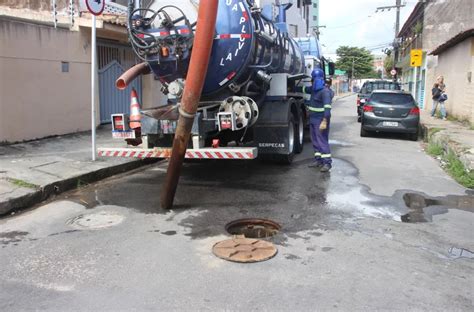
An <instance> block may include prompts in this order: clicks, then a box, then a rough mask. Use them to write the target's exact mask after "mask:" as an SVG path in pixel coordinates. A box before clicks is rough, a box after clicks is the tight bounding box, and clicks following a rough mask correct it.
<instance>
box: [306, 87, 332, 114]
mask: <svg viewBox="0 0 474 312" xmlns="http://www.w3.org/2000/svg"><path fill="white" fill-rule="evenodd" d="M311 89H312V88H311V87H306V88H305V90H304V91H305V92H311V99H310V101H309V105H308V110H309V116H310V119H314V118H321V117H325V118H330V117H331V100H332V96H331V91H330V90H329V89H328V88H326V87H324V88H323V89H321V90H319V91H316V92H314V91H312V90H311Z"/></svg>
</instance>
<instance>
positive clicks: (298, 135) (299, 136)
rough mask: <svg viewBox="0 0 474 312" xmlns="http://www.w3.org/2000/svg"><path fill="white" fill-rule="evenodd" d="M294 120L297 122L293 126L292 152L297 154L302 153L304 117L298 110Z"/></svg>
mask: <svg viewBox="0 0 474 312" xmlns="http://www.w3.org/2000/svg"><path fill="white" fill-rule="evenodd" d="M294 117H295V120H296V121H297V122H298V123H297V124H295V148H294V152H295V153H296V154H299V153H301V152H302V151H303V146H304V117H303V112H302V111H301V110H298V111H297V113H296V116H294Z"/></svg>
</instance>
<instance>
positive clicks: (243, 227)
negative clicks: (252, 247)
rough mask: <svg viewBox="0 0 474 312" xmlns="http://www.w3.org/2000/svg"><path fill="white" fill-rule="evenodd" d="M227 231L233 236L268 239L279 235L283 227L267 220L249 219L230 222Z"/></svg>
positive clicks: (226, 227)
mask: <svg viewBox="0 0 474 312" xmlns="http://www.w3.org/2000/svg"><path fill="white" fill-rule="evenodd" d="M225 229H226V231H227V232H228V233H229V234H232V235H244V236H245V237H247V238H267V237H272V236H274V235H275V234H277V233H278V231H280V229H281V226H280V225H279V224H278V223H276V222H274V221H271V220H267V219H257V218H248V219H239V220H235V221H232V222H229V223H227V224H226V226H225Z"/></svg>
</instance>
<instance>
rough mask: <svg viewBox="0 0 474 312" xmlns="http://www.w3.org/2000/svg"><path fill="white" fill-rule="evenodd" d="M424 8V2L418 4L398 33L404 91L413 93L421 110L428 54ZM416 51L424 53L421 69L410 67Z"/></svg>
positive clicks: (400, 75) (398, 66) (399, 64)
mask: <svg viewBox="0 0 474 312" xmlns="http://www.w3.org/2000/svg"><path fill="white" fill-rule="evenodd" d="M424 7H425V3H424V2H418V3H417V4H416V5H415V8H414V9H413V11H412V12H411V14H410V16H409V17H408V19H407V21H406V22H405V24H404V25H403V27H402V29H401V30H400V32H399V33H398V36H397V37H398V39H399V42H400V50H399V61H398V63H397V64H396V67H397V70H398V76H399V78H400V79H401V82H402V85H403V89H405V90H407V91H410V92H411V93H412V95H413V97H414V98H415V100H416V101H417V102H418V103H419V105H420V107H421V108H423V107H424V98H425V77H426V54H427V53H426V50H425V49H423V16H424ZM414 49H420V50H422V51H423V52H422V53H423V63H422V66H420V68H417V67H412V66H411V65H410V53H411V50H414Z"/></svg>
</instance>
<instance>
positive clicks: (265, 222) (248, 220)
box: [224, 218, 283, 238]
mask: <svg viewBox="0 0 474 312" xmlns="http://www.w3.org/2000/svg"><path fill="white" fill-rule="evenodd" d="M245 223H253V225H264V226H265V225H270V227H272V229H274V230H276V231H277V232H280V231H281V229H282V228H283V227H282V226H281V225H280V224H279V223H277V222H276V221H273V220H270V219H264V218H242V219H237V220H233V221H230V222H228V223H227V224H226V225H225V226H224V229H225V231H226V232H227V233H229V234H230V235H235V234H233V233H230V232H229V228H231V227H232V226H236V225H239V224H242V226H244V225H245ZM272 236H274V235H272ZM248 238H250V237H248Z"/></svg>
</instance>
